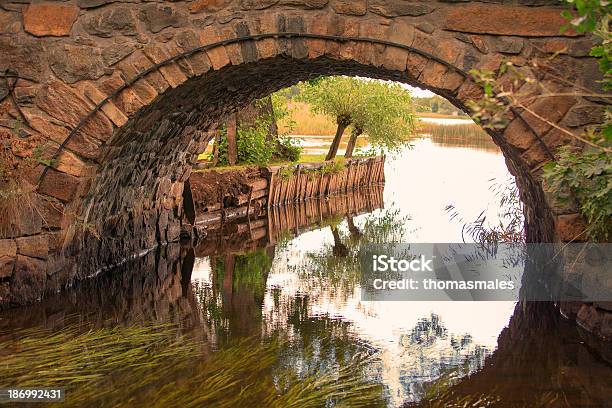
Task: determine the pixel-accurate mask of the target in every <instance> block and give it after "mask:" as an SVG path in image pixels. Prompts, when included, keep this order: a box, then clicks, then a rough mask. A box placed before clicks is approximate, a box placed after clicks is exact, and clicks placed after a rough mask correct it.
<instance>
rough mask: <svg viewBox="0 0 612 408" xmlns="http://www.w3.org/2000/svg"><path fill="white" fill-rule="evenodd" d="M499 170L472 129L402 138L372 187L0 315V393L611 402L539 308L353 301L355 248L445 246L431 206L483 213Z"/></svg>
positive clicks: (87, 398)
mask: <svg viewBox="0 0 612 408" xmlns="http://www.w3.org/2000/svg"><path fill="white" fill-rule="evenodd" d="M312 145H313V146H314V147H313V148H314V149H316V144H315V142H313V144H312ZM508 180H509V174H508V173H507V169H506V167H505V164H504V160H503V157H502V156H501V154H500V153H499V152H498V151H497V149H496V148H495V147H494V146H493V145H491V144H490V143H489V142H487V141H482V142H480V143H475V142H474V141H473V140H471V141H461V140H436V139H435V138H433V139H431V138H422V139H418V140H415V141H414V142H413V148H412V149H406V150H405V151H403V152H402V153H401V154H400V155H398V156H397V157H394V158H391V159H389V160H388V163H387V168H386V181H387V182H386V186H385V188H384V192H383V191H379V190H372V191H369V192H363V193H359V194H351V195H349V196H344V197H340V198H334V199H330V200H322V201H320V202H316V203H310V204H308V205H302V206H297V207H295V208H289V209H278V210H275V211H273V212H272V213H271V214H270V216H269V217H268V218H267V220H264V221H256V222H255V221H254V222H252V223H251V224H242V225H237V226H233V227H230V228H228V231H224V232H221V233H213V234H211V236H210V237H209V238H208V239H207V240H205V241H204V242H202V243H200V245H198V246H197V247H196V248H187V247H182V248H181V247H178V246H169V247H165V248H163V249H162V250H161V251H159V252H157V253H151V254H148V255H147V256H145V257H143V258H142V259H139V260H136V261H135V262H132V263H131V264H129V265H124V266H123V267H121V268H120V269H117V270H115V271H111V272H109V273H108V274H105V275H103V276H99V277H97V278H96V279H92V280H89V281H87V282H83V283H81V284H79V285H77V287H75V288H74V290H73V291H71V292H70V293H68V294H63V295H61V296H58V297H56V298H51V299H48V300H45V301H44V302H42V303H41V304H39V305H35V306H32V307H29V308H22V309H15V310H10V311H6V312H4V313H2V314H1V315H0V339H1V342H2V343H1V345H2V348H1V349H0V387H4V386H18V385H21V386H25V385H30V386H34V385H40V386H50V385H61V386H65V387H66V388H67V389H68V391H67V400H66V404H67V405H73V406H127V405H129V406H141V405H142V406H145V405H146V406H151V405H153V406H245V407H251V406H266V407H267V406H283V407H285V406H390V407H395V406H423V407H438V406H440V407H444V406H502V407H537V406H554V407H605V406H610V405H609V402H610V400H611V398H612V381H610V379H611V378H612V369H611V366H610V364H609V363H607V362H606V360H607V361H612V356H611V354H612V351H611V350H612V349H611V348H610V345H605V344H603V345H602V344H601V343H598V342H597V341H595V340H594V339H592V338H590V337H589V336H587V335H586V334H585V333H583V332H582V331H581V330H579V329H577V328H575V327H573V326H572V325H571V324H569V323H568V322H566V321H565V320H564V319H562V318H560V317H559V315H558V314H557V313H555V311H554V308H553V307H552V306H551V305H549V304H546V303H533V304H516V303H514V302H362V301H361V298H360V286H359V278H360V276H359V272H358V268H357V253H358V250H359V247H360V246H361V245H363V244H365V243H368V242H389V241H403V242H461V241H462V239H464V238H468V237H464V236H462V223H461V222H459V221H451V220H450V219H449V214H448V212H447V211H446V210H445V208H446V206H448V205H453V206H454V208H455V210H456V211H457V212H458V213H460V214H461V216H462V217H463V219H464V220H472V219H474V218H476V217H477V216H478V215H479V214H480V212H481V211H483V210H486V213H487V215H488V217H489V219H490V220H491V222H496V217H497V216H498V213H499V208H498V205H497V204H496V203H497V200H498V198H497V197H496V196H495V193H494V191H492V189H491V186H492V185H493V184H495V183H497V184H500V183H501V184H503V183H507V182H508ZM468 239H469V238H468ZM168 323H170V324H168ZM135 328H136V329H137V330H136V332H135V331H134V329H135ZM142 328H146V330H145V329H142ZM43 329H44V330H43ZM23 330H27V331H25V332H24V331H23ZM147 330H149V331H150V333H149V331H147ZM152 333H153V334H154V333H157V334H158V335H159V336H157V337H156V336H153V334H152ZM52 336H56V337H52ZM49 339H53V340H52V341H50V340H49ZM124 342H125V343H126V344H123V343H124ZM601 353H603V354H601ZM606 353H607V354H606ZM2 359H4V363H3V361H2ZM7 361H9V363H7ZM115 361H116V362H117V364H114V362H115ZM321 394H323V395H321ZM128 399H130V401H129V403H128V402H126V401H127V400H128ZM459 402H460V403H461V405H452V404H453V403H455V404H459ZM343 404H345V405H343ZM463 404H465V405H463ZM470 404H471V405H470Z"/></svg>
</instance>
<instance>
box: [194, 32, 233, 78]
mask: <svg viewBox="0 0 612 408" xmlns="http://www.w3.org/2000/svg"><path fill="white" fill-rule="evenodd" d="M220 40H221V36H220V35H219V33H218V32H217V30H216V29H215V28H214V27H212V26H209V27H206V28H204V29H203V30H202V31H201V32H200V43H201V44H203V45H205V44H213V43H215V42H218V41H220ZM206 55H208V59H209V60H210V62H211V64H212V67H213V69H215V70H218V69H221V68H223V67H224V66H226V65H228V64H230V59H229V56H228V55H227V50H226V49H225V47H224V46H218V47H215V48H212V49H209V50H206Z"/></svg>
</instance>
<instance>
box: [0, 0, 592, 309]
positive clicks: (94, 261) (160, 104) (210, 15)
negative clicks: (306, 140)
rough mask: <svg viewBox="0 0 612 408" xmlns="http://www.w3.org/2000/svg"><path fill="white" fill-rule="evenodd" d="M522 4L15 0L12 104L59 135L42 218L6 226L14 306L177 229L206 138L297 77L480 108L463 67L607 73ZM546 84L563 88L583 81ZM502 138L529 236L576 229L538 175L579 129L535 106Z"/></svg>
mask: <svg viewBox="0 0 612 408" xmlns="http://www.w3.org/2000/svg"><path fill="white" fill-rule="evenodd" d="M450 3H454V2H450ZM518 3H521V4H512V5H506V4H504V5H493V4H483V3H480V2H467V4H449V2H442V1H440V2H427V3H425V2H405V1H399V0H389V1H379V0H368V1H366V0H362V1H355V2H346V1H341V0H332V1H327V0H281V1H278V0H276V1H275V0H261V1H257V0H242V1H231V0H216V1H211V0H197V1H178V2H173V3H172V4H167V3H164V4H158V3H140V2H133V1H127V0H126V1H108V0H79V1H77V2H74V1H71V2H65V3H50V2H49V3H47V2H43V3H38V2H36V3H32V4H29V5H24V4H21V3H7V5H2V9H1V10H2V11H1V12H0V20H1V21H3V22H6V24H4V27H6V28H4V31H3V33H2V35H1V36H0V41H1V42H0V49H1V50H2V53H3V56H6V58H3V59H2V60H3V61H2V62H1V63H0V64H1V65H2V66H0V68H1V69H10V73H13V74H14V73H18V75H19V76H20V77H21V78H13V79H14V80H15V84H14V92H13V95H14V96H15V98H14V100H15V101H16V106H13V105H11V104H10V102H11V100H10V98H6V99H5V100H4V102H3V105H2V106H3V108H2V109H1V110H0V113H2V115H3V116H4V117H5V118H11V117H12V118H15V117H18V116H19V115H22V116H23V118H24V122H25V125H26V126H24V128H23V129H24V131H25V132H27V133H28V135H27V137H36V138H38V139H39V140H41V141H44V142H45V143H47V144H48V145H50V146H51V147H50V150H51V153H50V154H51V156H52V157H53V158H54V159H55V160H53V162H52V163H51V165H50V166H49V167H45V166H43V165H40V166H38V167H36V168H35V169H34V171H32V172H31V173H32V174H29V173H28V177H29V178H30V179H31V181H32V183H33V184H34V185H36V186H37V194H38V197H39V206H40V209H39V214H40V216H39V218H40V219H39V220H36V219H35V220H34V221H33V220H31V219H27V218H28V217H31V215H24V217H23V219H18V220H17V222H16V223H15V228H14V229H13V231H12V233H11V234H9V235H7V236H5V237H2V238H5V239H4V240H2V242H3V244H2V247H3V252H6V255H4V254H3V258H2V259H6V262H5V263H4V265H3V266H2V268H3V271H4V272H2V273H3V275H4V276H2V282H1V283H2V286H0V298H2V301H1V302H0V303H21V302H24V301H25V302H27V301H30V300H33V299H36V298H38V297H39V296H40V294H41V293H43V292H44V291H48V290H56V289H57V288H59V287H61V286H63V285H65V284H67V283H68V282H70V281H71V280H72V279H74V278H75V276H76V274H77V271H76V269H75V268H74V267H72V268H67V267H66V265H67V263H66V261H67V260H71V259H73V258H77V257H78V259H79V267H80V273H81V275H82V276H87V275H90V274H92V273H95V271H96V270H98V269H99V268H101V267H106V266H108V265H111V264H112V263H113V262H116V261H117V259H118V258H119V259H120V258H122V257H127V256H131V255H134V254H137V253H140V252H141V251H143V250H147V249H149V248H151V247H154V246H156V245H159V244H163V243H165V242H168V241H172V240H174V239H176V238H177V237H178V235H179V228H180V222H181V215H182V214H181V200H182V188H183V183H184V181H185V180H186V179H187V177H188V175H189V171H190V168H191V165H192V163H193V160H194V157H195V156H196V155H197V153H198V152H200V151H202V150H203V148H204V146H205V144H206V143H207V141H208V134H207V132H206V130H207V129H208V128H209V127H210V126H211V125H213V124H215V123H216V122H218V121H220V120H221V119H222V118H223V117H224V115H226V114H228V113H230V112H232V111H234V110H235V109H237V108H239V107H240V106H243V105H245V104H247V103H249V102H250V101H252V100H253V99H255V98H257V97H261V96H265V95H266V94H269V93H270V92H272V91H274V90H276V89H279V88H281V87H284V86H288V85H291V84H293V83H295V82H297V81H299V80H303V79H307V78H310V77H313V76H317V75H322V74H325V75H329V74H344V75H361V76H370V77H375V78H382V79H389V80H396V81H401V82H405V83H409V84H413V85H418V86H421V87H424V88H427V89H430V90H432V91H434V92H435V93H437V94H439V95H441V96H444V97H445V98H447V99H449V100H450V101H451V102H453V103H454V104H456V105H457V106H458V107H460V108H462V109H464V110H465V109H466V103H467V102H468V101H469V100H470V99H475V98H478V97H479V96H480V95H481V91H480V88H479V87H478V86H476V85H475V84H474V83H473V82H472V80H471V79H470V78H469V77H467V76H466V75H465V73H466V72H467V71H469V70H470V69H472V68H478V69H489V70H495V69H497V67H498V66H499V64H500V62H501V61H502V59H509V60H511V61H513V62H514V63H515V64H516V65H519V66H520V65H524V64H525V62H526V61H527V60H528V59H529V58H531V57H534V56H538V55H546V54H547V53H556V52H558V51H559V52H560V53H561V54H562V55H560V56H559V57H558V58H559V61H560V63H559V69H561V70H562V71H563V73H564V75H566V76H567V77H573V78H577V79H578V80H577V85H592V83H593V78H594V74H593V68H592V67H593V66H594V61H593V60H592V59H591V58H588V57H586V54H587V52H588V49H589V47H590V42H589V40H588V39H584V38H583V37H580V36H577V35H575V34H574V33H571V32H569V33H566V34H564V35H560V34H559V28H560V26H561V24H562V23H563V20H562V19H561V17H560V16H559V13H560V9H559V8H558V7H556V4H557V2H556V1H540V2H536V3H537V4H538V6H537V7H531V6H527V5H523V3H525V2H518ZM529 4H531V3H529ZM542 21H547V22H549V24H548V25H542V24H541V22H542ZM279 33H280V34H279ZM9 77H10V75H9ZM543 80H545V81H547V84H548V85H549V86H552V87H555V88H556V89H560V90H568V91H571V90H572V88H573V87H574V85H568V84H567V83H565V82H563V81H559V80H555V79H554V78H552V77H544V78H543ZM7 81H8V78H7ZM7 83H8V82H7ZM17 107H18V108H19V109H17ZM531 108H532V109H533V110H534V111H536V112H537V113H539V114H540V115H542V116H544V117H546V118H547V119H549V120H550V121H551V122H553V123H563V124H564V125H567V126H573V127H576V128H580V127H581V126H584V125H587V124H589V123H591V122H592V121H593V120H596V119H594V116H593V115H591V114H590V112H594V111H597V110H599V109H600V107H599V106H598V105H597V103H596V101H595V102H593V101H590V100H582V99H581V100H579V99H578V98H575V97H571V96H568V97H556V98H548V99H541V100H539V101H537V102H535V104H534V105H533V106H532V107H531ZM490 134H491V136H492V138H493V140H494V141H495V142H496V143H497V144H498V145H499V146H500V148H501V149H502V151H503V153H504V155H505V158H506V162H507V164H508V167H509V169H510V171H511V172H512V173H513V174H514V175H515V176H516V177H517V179H518V181H519V185H520V187H521V195H522V198H523V201H524V202H525V203H526V205H527V209H526V218H527V224H528V235H529V239H530V240H533V241H552V240H554V239H560V240H566V239H570V238H573V237H574V236H575V235H577V233H576V232H580V228H581V220H580V217H579V215H578V214H577V211H576V209H575V208H561V207H559V206H558V205H555V204H553V203H550V202H548V201H547V199H546V196H545V194H544V192H543V189H542V187H541V180H540V175H539V174H540V171H541V167H542V165H543V164H545V163H546V162H547V161H549V160H550V159H551V154H554V151H555V149H557V148H558V147H560V146H563V145H567V144H570V143H574V141H572V140H570V139H568V138H566V137H564V136H563V134H561V133H560V132H558V131H556V130H555V129H554V128H552V127H551V126H550V125H549V124H546V123H544V122H542V121H540V120H539V119H537V118H535V117H530V116H528V115H525V114H523V115H520V116H517V117H515V118H514V120H513V121H512V123H511V124H510V126H509V127H508V128H507V129H506V130H505V131H504V132H490ZM125 237H129V239H125ZM119 238H122V239H119ZM3 262H4V261H3ZM24 288H27V291H26V290H25V289H24Z"/></svg>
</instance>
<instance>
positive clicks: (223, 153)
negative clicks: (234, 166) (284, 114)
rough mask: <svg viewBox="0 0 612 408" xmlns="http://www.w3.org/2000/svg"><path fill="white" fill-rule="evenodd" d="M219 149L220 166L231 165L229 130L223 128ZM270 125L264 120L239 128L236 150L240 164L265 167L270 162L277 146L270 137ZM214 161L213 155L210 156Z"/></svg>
mask: <svg viewBox="0 0 612 408" xmlns="http://www.w3.org/2000/svg"><path fill="white" fill-rule="evenodd" d="M220 131H221V136H220V138H219V143H218V145H217V149H218V157H219V159H218V165H219V166H227V165H229V158H228V150H229V149H228V143H227V129H225V128H222V129H221V130H220ZM268 133H269V130H268V123H266V121H264V120H257V123H256V124H255V126H252V127H250V126H249V127H238V129H237V134H236V139H237V140H236V148H237V150H238V163H239V164H260V165H265V164H268V163H269V162H270V159H272V156H273V155H274V151H275V149H276V146H275V144H274V141H273V140H270V138H269V137H268ZM209 160H212V154H210V155H209Z"/></svg>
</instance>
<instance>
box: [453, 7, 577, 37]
mask: <svg viewBox="0 0 612 408" xmlns="http://www.w3.org/2000/svg"><path fill="white" fill-rule="evenodd" d="M475 16H478V17H477V18H475ZM544 21H545V22H546V24H543V23H542V22H544ZM565 24H567V21H566V20H565V19H564V18H563V17H561V13H560V11H559V9H554V8H540V7H524V6H511V5H495V4H481V3H470V4H465V5H458V6H455V7H453V8H451V9H450V10H449V11H448V12H447V13H446V18H445V20H444V28H445V29H446V30H451V31H461V32H464V33H476V34H494V35H516V36H524V37H559V36H562V35H565V36H575V35H578V34H576V33H575V32H574V31H572V30H568V31H566V32H565V33H563V34H561V27H562V26H564V25H565Z"/></svg>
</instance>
